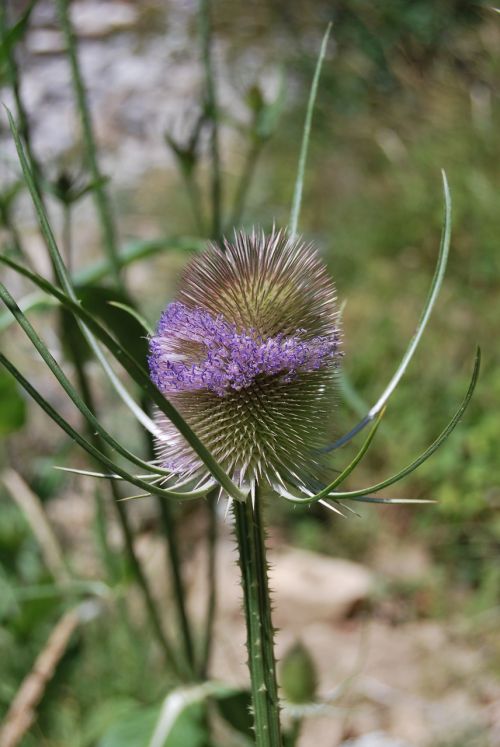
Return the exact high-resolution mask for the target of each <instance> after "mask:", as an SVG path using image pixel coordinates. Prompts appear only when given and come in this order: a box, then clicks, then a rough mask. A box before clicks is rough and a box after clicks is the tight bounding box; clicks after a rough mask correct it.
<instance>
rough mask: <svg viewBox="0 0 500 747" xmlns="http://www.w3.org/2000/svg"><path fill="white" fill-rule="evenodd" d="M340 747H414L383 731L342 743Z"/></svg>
mask: <svg viewBox="0 0 500 747" xmlns="http://www.w3.org/2000/svg"><path fill="white" fill-rule="evenodd" d="M340 747H412V746H411V745H410V744H409V743H408V742H402V741H401V740H400V739H394V738H393V737H391V736H389V734H385V733H384V732H382V731H374V732H372V733H371V734H365V735H364V736H362V737H359V738H357V739H349V740H348V741H347V742H342V744H341V746H340Z"/></svg>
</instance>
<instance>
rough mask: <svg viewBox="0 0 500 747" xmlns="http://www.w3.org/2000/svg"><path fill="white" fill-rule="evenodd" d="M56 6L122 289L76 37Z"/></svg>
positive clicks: (65, 11) (60, 4) (64, 4)
mask: <svg viewBox="0 0 500 747" xmlns="http://www.w3.org/2000/svg"><path fill="white" fill-rule="evenodd" d="M56 6H57V13H58V17H59V23H60V24H61V29H62V32H63V35H64V39H65V43H66V51H67V55H68V59H69V63H70V66H71V75H72V80H73V88H74V92H75V100H76V105H77V108H78V113H79V115H80V120H81V125H82V134H83V141H84V145H85V154H86V159H87V165H88V169H89V172H90V175H91V179H92V182H93V184H94V188H93V190H92V194H93V196H94V201H95V205H96V209H97V213H98V215H99V220H100V223H101V230H102V237H103V245H104V249H105V251H106V254H107V256H108V259H109V263H110V266H111V271H112V275H113V278H114V281H115V283H116V285H117V287H119V288H122V287H123V283H122V280H121V275H120V263H119V261H118V249H117V236H116V233H117V232H116V227H115V222H114V218H113V212H112V209H111V203H110V200H109V197H108V193H107V190H106V186H105V179H104V177H103V174H102V172H101V169H100V166H99V160H98V156H97V145H96V141H95V136H94V129H93V125H92V117H91V114H90V107H89V104H88V101H87V94H86V91H85V84H84V81H83V76H82V72H81V69H80V63H79V60H78V50H77V42H76V37H75V33H74V30H73V26H72V24H71V19H70V15H69V2H68V0H57V2H56Z"/></svg>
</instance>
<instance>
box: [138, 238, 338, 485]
mask: <svg viewBox="0 0 500 747" xmlns="http://www.w3.org/2000/svg"><path fill="white" fill-rule="evenodd" d="M340 356H341V352H340V332H339V327H338V312H337V307H336V298H335V288H334V285H333V283H332V281H331V279H330V277H329V275H328V273H327V270H326V267H325V266H324V264H323V262H322V261H321V259H320V258H319V256H318V254H317V252H316V250H315V249H314V248H313V247H312V246H310V245H307V244H305V243H304V242H303V241H302V240H301V239H291V238H289V237H288V235H287V233H286V232H285V231H276V230H273V232H272V233H271V234H270V235H267V236H266V235H264V233H262V232H260V231H255V230H254V231H253V232H252V233H250V234H245V233H236V234H235V236H234V239H233V240H232V241H228V240H224V242H223V243H222V244H221V245H216V244H210V245H209V246H208V248H207V249H206V250H205V251H204V252H203V253H202V254H200V255H198V256H197V257H195V258H194V259H193V260H192V261H191V263H190V264H189V265H188V267H187V269H186V270H185V272H184V275H183V277H182V280H181V283H180V288H179V292H178V295H177V298H176V300H175V301H174V302H173V303H171V304H169V306H167V308H166V309H165V311H164V312H163V314H162V316H161V318H160V321H159V323H158V327H157V330H156V333H155V334H154V335H153V336H152V337H151V339H150V355H149V367H150V374H151V378H152V380H153V381H154V383H155V384H156V386H157V387H158V388H159V389H160V391H161V392H162V393H163V394H164V395H165V397H167V398H168V399H169V400H170V401H171V402H172V403H173V404H174V405H175V407H176V408H177V409H178V410H179V411H180V413H181V414H182V416H183V417H184V418H185V419H186V420H187V422H188V423H189V425H190V426H191V427H192V428H193V430H194V431H195V432H196V434H197V435H198V436H199V437H200V438H201V440H202V441H203V442H204V444H205V445H206V446H207V447H208V448H209V449H210V451H211V452H212V454H213V455H214V456H215V458H216V459H217V461H218V462H219V463H220V464H221V465H222V466H223V467H224V468H225V470H226V471H227V472H228V473H229V474H230V475H231V477H232V478H233V479H234V480H235V481H236V482H237V483H238V484H239V485H241V486H249V487H250V488H251V487H252V485H253V484H255V482H257V481H259V482H261V481H266V482H268V483H270V484H272V485H273V484H276V483H280V484H283V483H292V484H295V485H307V480H308V477H307V476H308V475H310V474H313V473H315V472H316V468H317V467H318V457H317V454H318V453H319V447H321V446H322V445H323V444H324V439H325V436H326V430H325V428H326V424H327V423H328V422H329V421H330V420H331V409H332V404H333V401H334V392H335V382H336V373H337V369H338V364H339V359H340ZM157 424H158V425H159V428H160V430H161V434H162V435H161V437H160V438H158V439H157V457H158V461H159V463H160V464H161V466H162V467H165V468H166V469H170V470H172V472H174V473H175V474H176V475H180V476H182V477H193V478H200V479H203V478H204V476H205V467H204V465H203V464H202V462H201V461H200V459H199V457H198V456H197V455H196V453H195V452H194V451H193V449H192V448H191V447H190V446H189V444H188V443H187V442H186V441H185V439H184V438H183V437H182V436H181V435H180V434H179V433H178V431H177V430H176V429H175V427H174V426H173V425H172V424H171V423H170V421H169V420H167V419H166V418H165V417H164V416H163V415H161V414H158V415H157Z"/></svg>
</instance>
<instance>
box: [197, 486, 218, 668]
mask: <svg viewBox="0 0 500 747" xmlns="http://www.w3.org/2000/svg"><path fill="white" fill-rule="evenodd" d="M217 494H218V488H216V489H215V490H213V491H211V492H210V493H209V494H208V496H207V510H208V521H209V524H208V537H207V543H208V560H207V585H208V596H207V611H206V618H205V630H204V631H203V635H204V638H203V642H202V650H201V657H200V668H199V669H200V676H201V678H202V679H203V680H205V679H206V678H207V673H208V669H209V666H210V654H211V653H212V644H213V638H214V622H215V608H216V603H217V579H216V567H215V563H216V550H217Z"/></svg>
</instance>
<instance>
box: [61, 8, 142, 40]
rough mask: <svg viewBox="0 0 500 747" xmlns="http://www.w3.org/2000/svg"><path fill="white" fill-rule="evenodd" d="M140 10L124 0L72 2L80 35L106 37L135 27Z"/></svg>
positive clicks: (72, 15)
mask: <svg viewBox="0 0 500 747" xmlns="http://www.w3.org/2000/svg"><path fill="white" fill-rule="evenodd" d="M138 16H139V13H138V10H137V8H136V7H134V6H133V5H130V4H129V3H123V2H106V0H104V2H92V3H89V2H86V3H82V2H79V3H72V5H71V20H72V21H73V24H74V26H75V30H76V32H77V34H78V35H79V36H87V37H93V38H95V37H104V36H108V35H109V34H114V33H115V32H117V31H125V30H127V29H130V28H134V26H135V25H136V23H137V21H138Z"/></svg>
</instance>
